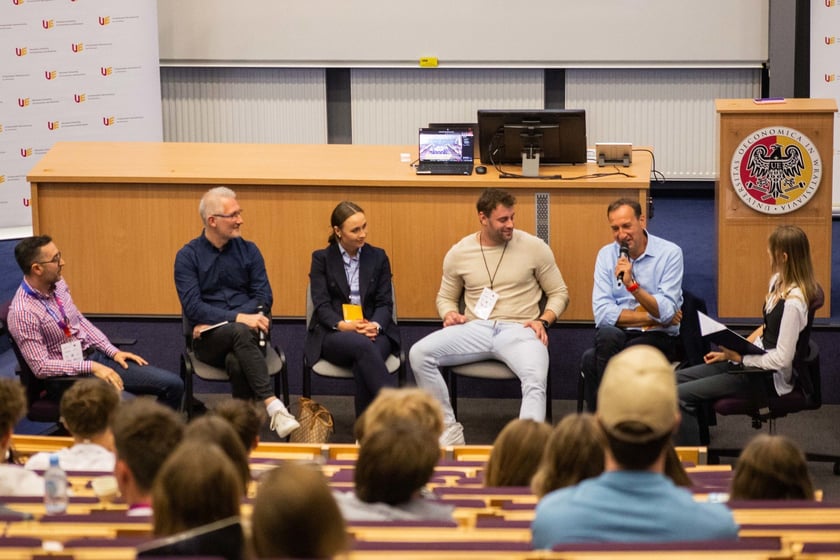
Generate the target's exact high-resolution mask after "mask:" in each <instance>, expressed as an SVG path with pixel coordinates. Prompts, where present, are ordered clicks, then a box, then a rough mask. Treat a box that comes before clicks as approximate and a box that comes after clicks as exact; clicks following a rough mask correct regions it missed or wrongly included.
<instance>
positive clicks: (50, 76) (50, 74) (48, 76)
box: [44, 70, 56, 80]
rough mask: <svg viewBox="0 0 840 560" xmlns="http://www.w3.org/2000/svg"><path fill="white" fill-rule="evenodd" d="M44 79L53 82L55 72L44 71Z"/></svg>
mask: <svg viewBox="0 0 840 560" xmlns="http://www.w3.org/2000/svg"><path fill="white" fill-rule="evenodd" d="M44 77H45V78H46V79H48V80H55V77H56V73H55V70H45V71H44Z"/></svg>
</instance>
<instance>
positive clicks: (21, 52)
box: [15, 47, 27, 56]
mask: <svg viewBox="0 0 840 560" xmlns="http://www.w3.org/2000/svg"><path fill="white" fill-rule="evenodd" d="M26 52H27V50H26V47H15V55H16V56H26Z"/></svg>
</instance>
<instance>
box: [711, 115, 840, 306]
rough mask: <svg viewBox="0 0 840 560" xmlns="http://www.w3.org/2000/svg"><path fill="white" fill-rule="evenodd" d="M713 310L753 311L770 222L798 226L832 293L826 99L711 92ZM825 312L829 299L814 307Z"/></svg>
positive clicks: (761, 286) (764, 271) (764, 277)
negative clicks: (714, 142) (773, 99)
mask: <svg viewBox="0 0 840 560" xmlns="http://www.w3.org/2000/svg"><path fill="white" fill-rule="evenodd" d="M715 108H716V109H717V113H718V131H719V134H720V136H719V141H718V144H719V146H718V180H717V183H716V187H715V207H716V212H717V241H718V315H719V316H720V317H724V318H739V317H743V318H746V317H759V316H760V314H761V306H762V303H763V301H762V294H764V293H766V291H767V281H768V279H769V278H770V272H771V271H770V264H769V257H768V254H767V238H768V236H769V235H770V233H771V232H772V231H773V229H774V228H775V227H776V226H779V225H783V224H792V225H797V226H799V227H801V228H802V229H803V230H804V231H805V233H806V234H807V235H808V239H809V241H810V243H811V256H812V259H813V261H814V268H815V272H816V276H817V281H818V282H819V283H820V284H821V285H822V287H823V289H824V290H825V292H826V294H830V293H831V204H832V202H831V198H832V158H833V157H834V141H833V136H834V113H835V112H836V111H837V106H836V104H835V102H834V100H832V99H787V100H784V102H781V103H756V102H755V101H753V100H752V99H718V100H716V101H715ZM830 315H831V303H830V301H829V298H826V304H825V305H824V306H823V308H822V309H820V311H819V312H818V313H817V316H819V317H829V316H830Z"/></svg>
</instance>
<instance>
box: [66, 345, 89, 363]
mask: <svg viewBox="0 0 840 560" xmlns="http://www.w3.org/2000/svg"><path fill="white" fill-rule="evenodd" d="M61 359H62V360H64V361H65V362H81V361H82V360H84V359H85V358H84V356H83V355H82V341H80V340H71V341H70V342H65V343H64V344H62V345H61Z"/></svg>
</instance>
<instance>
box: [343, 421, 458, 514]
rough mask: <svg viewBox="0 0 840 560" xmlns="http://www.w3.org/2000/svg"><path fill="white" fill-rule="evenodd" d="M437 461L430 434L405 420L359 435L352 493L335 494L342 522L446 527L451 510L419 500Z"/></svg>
mask: <svg viewBox="0 0 840 560" xmlns="http://www.w3.org/2000/svg"><path fill="white" fill-rule="evenodd" d="M439 459H440V447H439V446H438V440H437V438H436V437H435V434H434V433H431V432H429V431H428V430H426V429H424V428H422V427H421V426H420V425H419V424H416V423H414V422H412V421H410V420H405V421H403V420H398V421H397V422H394V423H392V424H391V425H390V426H387V427H383V428H382V429H377V430H374V431H372V432H369V433H365V435H364V438H363V439H362V441H361V446H360V448H359V457H358V459H357V460H356V470H355V475H354V484H355V491H354V492H347V493H343V492H336V494H335V498H336V501H337V502H338V506H339V508H340V509H341V513H342V514H343V516H344V518H345V519H346V520H348V521H389V520H433V521H451V520H452V509H453V508H452V507H451V506H448V505H444V504H441V503H438V502H435V501H434V500H432V499H427V498H424V497H423V496H422V495H421V490H422V489H423V487H424V486H425V485H426V483H427V482H429V479H430V478H431V477H432V473H433V472H434V469H435V465H436V464H437V462H438V460H439Z"/></svg>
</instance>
